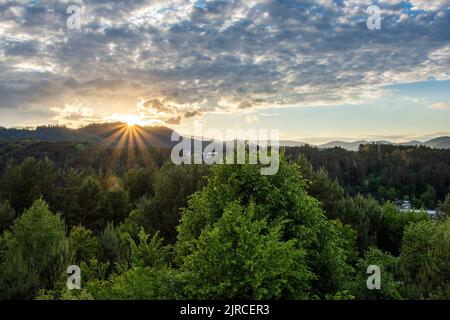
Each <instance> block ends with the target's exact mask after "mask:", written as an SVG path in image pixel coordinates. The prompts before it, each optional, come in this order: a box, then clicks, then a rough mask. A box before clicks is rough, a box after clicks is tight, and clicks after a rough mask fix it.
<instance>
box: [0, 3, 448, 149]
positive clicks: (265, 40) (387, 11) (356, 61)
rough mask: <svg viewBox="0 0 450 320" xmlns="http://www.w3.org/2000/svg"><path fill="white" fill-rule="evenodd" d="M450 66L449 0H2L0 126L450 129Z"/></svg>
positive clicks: (319, 137)
mask: <svg viewBox="0 0 450 320" xmlns="http://www.w3.org/2000/svg"><path fill="white" fill-rule="evenodd" d="M71 5H76V6H78V7H77V8H80V10H81V12H80V20H79V21H80V29H78V28H77V25H76V21H77V20H76V19H75V18H77V17H78V16H77V13H78V11H71V10H69V12H68V8H69V7H70V6H71ZM370 5H377V6H379V8H380V9H381V12H380V15H381V28H380V29H372V30H371V29H369V28H368V26H367V20H368V18H370V16H371V14H370V13H368V12H367V8H368V7H369V6H370ZM74 21H75V24H74ZM372 21H373V20H372ZM68 22H69V23H68ZM74 26H75V28H74ZM449 67H450V0H409V1H403V0H378V1H376V0H373V1H365V0H315V1H313V0H302V1H293V0H262V1H256V0H247V1H239V0H220V1H215V0H211V1H206V0H167V1H162V0H116V1H107V0H85V1H50V0H49V1H46V0H34V1H23V0H22V1H20V0H16V1H9V0H0V125H1V126H5V127H10V126H25V125H31V126H33V125H40V124H50V123H51V124H56V123H59V124H63V123H64V124H66V125H68V126H72V127H78V126H80V125H83V124H86V123H91V122H100V121H117V120H122V121H129V120H130V119H131V121H133V122H138V123H140V124H149V125H150V124H163V125H168V126H171V127H173V128H175V129H177V130H179V131H181V132H189V131H190V130H191V129H192V125H193V123H194V121H202V122H203V124H204V126H205V127H211V128H218V129H226V128H248V127H255V128H276V129H279V130H280V133H281V137H282V138H283V139H299V140H303V141H307V142H322V141H328V140H334V139H347V140H351V139H357V138H358V139H359V138H364V139H389V140H394V141H400V140H411V139H427V138H430V137H434V136H438V135H444V134H447V135H450V68H449Z"/></svg>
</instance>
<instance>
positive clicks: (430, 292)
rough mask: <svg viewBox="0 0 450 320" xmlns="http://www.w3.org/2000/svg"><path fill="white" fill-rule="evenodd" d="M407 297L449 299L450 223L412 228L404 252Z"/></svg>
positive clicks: (402, 268)
mask: <svg viewBox="0 0 450 320" xmlns="http://www.w3.org/2000/svg"><path fill="white" fill-rule="evenodd" d="M400 271H401V278H402V281H403V283H404V286H403V288H402V289H403V295H404V296H405V297H408V298H409V299H449V298H450V284H449V282H448V275H449V274H450V273H449V272H450V221H449V220H447V221H445V222H442V223H438V222H435V221H421V222H418V223H416V224H411V225H409V226H408V227H407V228H406V230H405V233H404V236H403V242H402V247H401V250H400Z"/></svg>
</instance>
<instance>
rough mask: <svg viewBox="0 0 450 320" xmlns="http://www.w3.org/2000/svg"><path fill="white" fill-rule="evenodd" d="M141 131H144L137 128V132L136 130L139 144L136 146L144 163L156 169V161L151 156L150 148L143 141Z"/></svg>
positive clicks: (135, 134)
mask: <svg viewBox="0 0 450 320" xmlns="http://www.w3.org/2000/svg"><path fill="white" fill-rule="evenodd" d="M141 131H142V129H141V128H139V127H137V128H136V130H134V132H133V134H134V136H135V139H136V142H137V143H136V144H137V146H138V149H139V151H140V153H141V155H142V159H143V160H144V163H145V164H146V165H147V166H149V167H152V168H153V167H155V160H154V159H153V157H152V156H151V154H150V152H149V151H148V147H147V146H146V144H145V142H144V141H143V138H142V134H141Z"/></svg>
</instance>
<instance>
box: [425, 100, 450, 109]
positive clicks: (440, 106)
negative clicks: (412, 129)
mask: <svg viewBox="0 0 450 320" xmlns="http://www.w3.org/2000/svg"><path fill="white" fill-rule="evenodd" d="M429 108H430V109H437V110H442V109H450V102H439V103H435V104H432V105H430V106H429Z"/></svg>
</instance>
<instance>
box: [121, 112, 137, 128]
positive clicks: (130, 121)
mask: <svg viewBox="0 0 450 320" xmlns="http://www.w3.org/2000/svg"><path fill="white" fill-rule="evenodd" d="M123 121H124V122H126V123H127V125H128V126H129V127H133V126H135V125H137V124H139V117H137V116H135V115H131V114H130V115H126V116H124V117H123Z"/></svg>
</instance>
